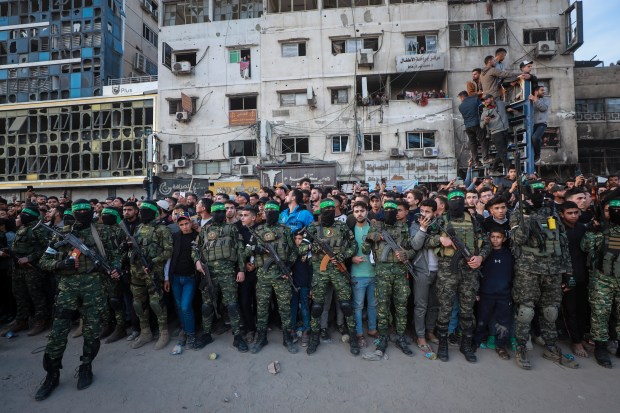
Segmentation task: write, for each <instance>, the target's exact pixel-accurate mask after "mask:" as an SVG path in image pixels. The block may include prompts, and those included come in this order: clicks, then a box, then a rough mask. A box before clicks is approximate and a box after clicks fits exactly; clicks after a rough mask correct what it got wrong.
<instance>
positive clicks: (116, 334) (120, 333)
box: [105, 326, 127, 344]
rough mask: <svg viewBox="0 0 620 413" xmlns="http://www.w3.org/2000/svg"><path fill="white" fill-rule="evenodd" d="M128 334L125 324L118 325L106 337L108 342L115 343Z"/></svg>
mask: <svg viewBox="0 0 620 413" xmlns="http://www.w3.org/2000/svg"><path fill="white" fill-rule="evenodd" d="M126 336H127V330H126V329H125V326H116V328H115V329H114V331H113V332H112V334H110V336H109V337H108V338H107V339H106V341H105V342H106V344H110V343H114V342H115V341H118V340H120V339H121V338H123V337H126Z"/></svg>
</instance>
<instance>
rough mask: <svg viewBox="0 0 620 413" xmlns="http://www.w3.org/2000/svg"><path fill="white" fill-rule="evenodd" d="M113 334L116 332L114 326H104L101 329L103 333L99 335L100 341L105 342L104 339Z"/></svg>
mask: <svg viewBox="0 0 620 413" xmlns="http://www.w3.org/2000/svg"><path fill="white" fill-rule="evenodd" d="M113 332H114V326H113V325H112V324H104V325H103V327H101V333H100V334H99V339H100V340H103V339H104V338H106V337H108V336H109V335H110V334H112V333H113Z"/></svg>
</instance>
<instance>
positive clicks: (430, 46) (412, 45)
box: [405, 34, 437, 54]
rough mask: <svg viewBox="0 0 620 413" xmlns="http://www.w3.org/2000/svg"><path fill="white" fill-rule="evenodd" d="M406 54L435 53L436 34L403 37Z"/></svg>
mask: <svg viewBox="0 0 620 413" xmlns="http://www.w3.org/2000/svg"><path fill="white" fill-rule="evenodd" d="M405 52H406V53H407V54H424V53H437V35H436V34H418V35H407V36H405Z"/></svg>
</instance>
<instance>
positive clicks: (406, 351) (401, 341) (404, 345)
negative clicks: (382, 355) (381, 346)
mask: <svg viewBox="0 0 620 413" xmlns="http://www.w3.org/2000/svg"><path fill="white" fill-rule="evenodd" d="M396 347H398V348H399V349H400V350H401V351H402V352H403V353H404V354H405V355H406V356H413V351H411V349H410V348H409V346H408V345H407V341H406V340H405V337H404V336H398V339H396Z"/></svg>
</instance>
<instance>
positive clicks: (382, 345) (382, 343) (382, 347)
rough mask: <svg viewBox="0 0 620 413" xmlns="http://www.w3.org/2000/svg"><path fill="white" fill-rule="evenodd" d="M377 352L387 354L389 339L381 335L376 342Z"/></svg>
mask: <svg viewBox="0 0 620 413" xmlns="http://www.w3.org/2000/svg"><path fill="white" fill-rule="evenodd" d="M375 345H376V350H378V351H380V352H382V353H383V354H385V351H386V350H387V346H388V337H387V336H384V335H381V336H379V338H378V339H376V340H375Z"/></svg>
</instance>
